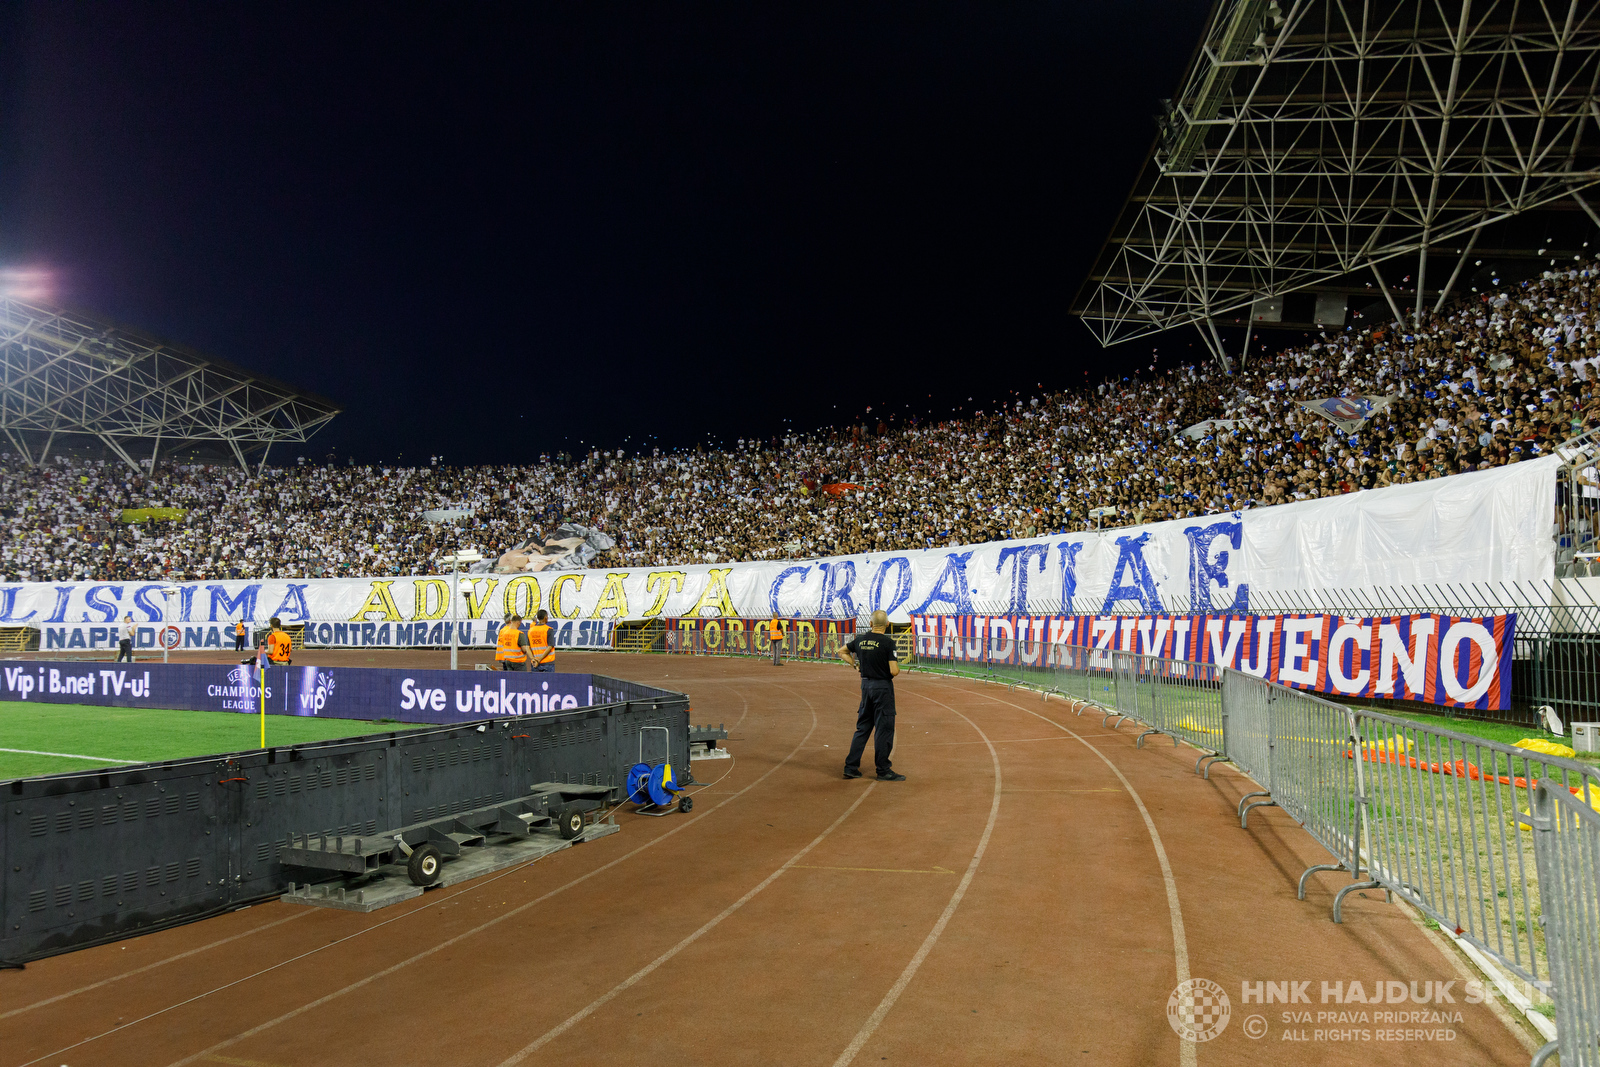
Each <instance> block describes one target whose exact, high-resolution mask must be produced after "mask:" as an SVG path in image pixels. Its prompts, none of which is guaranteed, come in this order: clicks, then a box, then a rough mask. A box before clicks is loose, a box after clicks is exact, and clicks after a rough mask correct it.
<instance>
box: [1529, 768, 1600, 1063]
mask: <svg viewBox="0 0 1600 1067" xmlns="http://www.w3.org/2000/svg"><path fill="white" fill-rule="evenodd" d="M1533 839H1534V847H1533V852H1534V855H1535V857H1537V859H1538V864H1539V884H1540V887H1541V890H1544V889H1545V888H1546V887H1548V889H1549V892H1541V895H1542V896H1544V897H1545V899H1546V901H1547V904H1546V907H1545V912H1544V934H1545V939H1546V943H1547V945H1548V946H1549V952H1550V978H1551V984H1552V985H1553V986H1554V987H1555V995H1554V997H1553V999H1554V1001H1555V1006H1556V1033H1557V1034H1558V1035H1560V1036H1559V1039H1558V1040H1557V1041H1552V1042H1550V1044H1548V1045H1546V1046H1545V1047H1544V1048H1542V1049H1540V1050H1539V1052H1538V1054H1537V1055H1536V1056H1535V1057H1534V1059H1533V1062H1534V1064H1535V1065H1536V1067H1537V1065H1538V1064H1542V1063H1544V1062H1545V1061H1546V1060H1547V1059H1548V1058H1549V1057H1550V1056H1551V1055H1552V1054H1553V1053H1555V1052H1558V1051H1559V1052H1562V1056H1561V1062H1562V1063H1563V1064H1567V1065H1569V1067H1596V1065H1597V1064H1600V815H1597V814H1596V813H1595V811H1594V809H1593V808H1591V807H1590V806H1589V805H1588V804H1585V803H1583V802H1582V801H1580V800H1578V799H1577V798H1575V797H1574V796H1573V795H1572V794H1571V793H1569V792H1567V791H1566V790H1564V789H1561V788H1559V787H1554V786H1551V785H1549V784H1547V783H1544V782H1541V783H1540V784H1539V787H1538V788H1537V789H1535V790H1534V791H1533Z"/></svg>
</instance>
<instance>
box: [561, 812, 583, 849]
mask: <svg viewBox="0 0 1600 1067" xmlns="http://www.w3.org/2000/svg"><path fill="white" fill-rule="evenodd" d="M556 826H557V827H558V828H559V829H560V830H561V836H562V837H563V838H565V839H566V840H568V841H571V840H572V839H573V838H575V837H577V836H578V835H579V834H581V833H583V811H582V809H580V808H563V809H561V814H560V815H559V816H557V818H556Z"/></svg>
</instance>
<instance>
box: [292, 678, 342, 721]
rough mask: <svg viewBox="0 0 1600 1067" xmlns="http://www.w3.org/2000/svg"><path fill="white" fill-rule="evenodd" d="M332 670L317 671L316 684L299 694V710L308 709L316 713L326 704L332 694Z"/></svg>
mask: <svg viewBox="0 0 1600 1067" xmlns="http://www.w3.org/2000/svg"><path fill="white" fill-rule="evenodd" d="M333 686H334V682H333V672H332V671H318V672H317V684H316V687H315V688H313V689H312V691H311V692H309V693H301V694H300V710H301V711H309V712H310V713H311V714H313V715H316V714H317V713H318V712H320V711H322V709H323V708H325V707H327V706H328V700H329V698H331V697H332V696H333Z"/></svg>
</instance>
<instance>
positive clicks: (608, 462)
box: [0, 260, 1600, 581]
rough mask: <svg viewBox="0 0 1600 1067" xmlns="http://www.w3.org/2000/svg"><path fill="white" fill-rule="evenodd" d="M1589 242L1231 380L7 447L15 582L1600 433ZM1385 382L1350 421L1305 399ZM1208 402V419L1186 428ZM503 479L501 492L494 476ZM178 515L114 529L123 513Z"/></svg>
mask: <svg viewBox="0 0 1600 1067" xmlns="http://www.w3.org/2000/svg"><path fill="white" fill-rule="evenodd" d="M1597 273H1600V271H1597V268H1596V266H1595V265H1594V263H1593V262H1591V261H1587V260H1584V261H1579V262H1577V263H1574V264H1573V265H1572V266H1571V267H1570V268H1569V269H1564V270H1555V271H1546V272H1544V274H1543V275H1542V276H1541V277H1539V278H1535V279H1532V280H1530V281H1528V282H1525V283H1522V284H1521V285H1519V286H1515V287H1505V288H1502V289H1499V290H1496V291H1493V292H1486V293H1481V294H1472V295H1471V296H1470V298H1469V299H1467V300H1464V301H1460V302H1457V303H1456V304H1455V305H1454V306H1453V307H1452V308H1450V309H1449V310H1447V311H1446V312H1444V313H1442V314H1441V315H1439V316H1437V317H1436V318H1434V319H1433V320H1432V321H1431V322H1430V324H1429V328H1428V329H1426V330H1424V331H1421V332H1419V333H1417V334H1415V335H1413V334H1408V333H1404V332H1400V331H1398V330H1397V329H1396V328H1395V327H1394V326H1393V324H1388V325H1385V326H1382V327H1379V328H1376V329H1371V328H1361V327H1347V328H1346V329H1345V330H1343V331H1342V332H1339V331H1335V332H1334V333H1333V334H1332V335H1328V334H1324V335H1322V336H1321V337H1319V338H1318V339H1316V340H1315V341H1314V342H1311V343H1307V344H1303V345H1299V346H1293V347H1289V348H1286V349H1283V350H1282V351H1278V352H1270V353H1269V352H1265V351H1263V352H1260V353H1258V354H1257V355H1256V356H1254V357H1253V358H1252V360H1251V361H1250V363H1249V364H1248V365H1246V366H1244V367H1242V368H1240V369H1239V370H1238V371H1237V372H1236V373H1235V374H1233V375H1226V374H1224V373H1223V372H1222V371H1221V370H1220V369H1219V368H1216V367H1214V366H1212V365H1209V364H1203V365H1197V366H1180V367H1175V368H1170V369H1167V368H1162V367H1160V366H1158V364H1157V363H1156V362H1154V361H1153V362H1152V363H1151V365H1150V367H1149V368H1148V371H1147V372H1146V373H1143V374H1140V375H1137V376H1134V377H1129V378H1124V379H1122V380H1119V381H1110V382H1105V383H1102V384H1099V385H1097V386H1094V387H1092V388H1089V389H1084V390H1079V391H1071V392H1063V393H1056V394H1051V395H1043V396H1034V397H1030V398H1025V399H1018V400H1016V401H1015V402H1014V403H1011V404H1009V405H1007V406H1005V407H1004V408H1002V409H1001V410H996V411H989V412H979V413H977V414H976V415H974V416H973V417H970V418H962V419H950V420H944V421H938V422H931V423H924V422H919V421H917V420H916V419H912V420H910V421H909V422H906V423H904V424H898V425H894V426H891V425H889V424H888V423H886V422H879V423H877V425H876V426H869V425H864V424H863V425H857V426H853V427H849V428H843V429H835V430H831V431H828V432H826V433H820V434H813V435H803V436H795V437H788V438H784V439H773V440H770V441H765V442H756V441H748V442H747V441H741V442H739V443H738V445H737V446H736V447H734V448H731V449H726V450H704V449H696V450H694V451H680V452H673V453H668V454H659V453H656V454H652V455H648V456H645V455H624V454H623V453H622V452H600V451H596V452H593V453H590V454H589V455H587V456H584V457H576V458H574V457H570V456H557V457H541V459H540V462H539V463H537V464H534V465H531V466H522V467H476V468H454V467H449V466H444V465H440V464H438V463H433V464H430V465H429V466H427V467H384V466H362V467H357V466H342V467H341V466H337V465H334V464H322V465H317V464H306V463H299V464H295V465H288V466H281V467H269V468H266V469H265V470H263V471H262V472H261V474H260V476H259V477H252V476H251V475H250V474H247V473H245V472H244V471H242V470H240V469H239V468H237V467H226V466H222V465H196V464H183V463H168V462H162V463H160V464H158V465H157V466H156V468H155V469H154V470H149V469H148V468H147V469H146V471H145V473H144V474H143V475H136V474H134V473H133V472H132V471H131V470H129V469H128V468H127V467H125V466H123V465H122V464H118V463H116V462H114V461H111V462H105V461H85V460H81V459H71V458H67V457H57V458H56V459H55V460H53V461H52V462H49V463H46V464H44V465H42V466H39V467H33V466H29V465H27V464H26V463H25V462H24V461H23V459H22V458H21V457H19V456H17V455H14V454H10V453H7V454H4V456H3V463H0V521H3V522H4V525H5V527H6V528H7V529H8V536H7V538H6V540H5V544H4V546H3V548H0V576H3V577H4V579H5V580H6V581H49V580H66V579H74V578H76V579H86V578H93V579H105V580H114V579H119V578H146V577H149V578H155V577H167V578H172V579H202V578H228V577H287V576H297V575H309V576H313V577H316V576H324V577H328V576H339V575H347V574H350V575H354V574H360V575H382V574H416V573H431V572H433V571H435V570H437V565H436V563H435V562H434V560H435V559H436V557H437V555H438V553H439V552H440V551H442V550H443V549H444V548H445V547H446V546H445V545H442V544H441V543H439V539H440V538H441V537H443V538H450V539H451V541H450V544H453V543H454V541H453V539H454V537H455V536H456V535H455V534H454V533H453V532H441V531H440V530H438V529H437V528H434V527H430V526H428V525H427V524H426V523H424V522H423V521H422V519H421V512H422V511H423V510H424V509H426V508H435V507H441V506H444V505H446V504H454V503H462V502H465V503H467V504H470V505H471V506H473V507H474V508H475V509H476V513H475V515H474V518H473V519H472V521H471V523H470V525H469V527H468V529H467V530H466V531H464V533H463V535H462V536H463V538H464V541H465V542H470V543H473V544H475V547H477V548H479V549H480V550H481V551H483V552H484V553H485V554H486V555H491V554H498V553H500V552H503V551H505V550H507V549H509V548H511V547H512V546H513V545H515V544H517V543H518V542H520V541H523V540H526V539H527V538H528V537H530V536H534V535H537V534H538V533H539V532H540V531H542V530H543V529H545V528H546V527H547V526H549V525H552V524H554V523H555V522H557V521H560V520H570V521H574V522H579V523H583V524H586V525H589V526H592V527H595V528H598V529H600V530H603V531H605V532H606V533H608V534H610V535H611V536H612V537H613V538H615V540H616V542H617V546H616V548H615V549H614V550H613V552H611V553H607V554H606V555H605V556H604V557H602V558H601V559H600V560H598V561H597V563H599V564H601V565H620V566H628V565H642V566H644V565H672V564H685V563H702V562H719V561H727V560H747V559H771V558H780V557H790V556H793V557H801V558H805V557H815V556H821V555H831V554H843V553H854V552H870V551H883V550H886V549H902V548H913V547H927V546H929V545H945V544H970V543H976V542H982V541H989V540H999V539H1004V538H1016V537H1029V536H1037V535H1043V534H1047V533H1054V532H1057V531H1072V530H1079V529H1084V528H1087V527H1090V526H1093V525H1094V522H1093V521H1092V520H1091V519H1090V518H1089V511H1090V509H1092V508H1097V507H1103V506H1109V507H1114V508H1115V509H1116V518H1115V519H1114V520H1112V521H1107V522H1105V525H1108V526H1109V525H1118V524H1126V523H1139V522H1153V521H1160V520H1163V519H1174V518H1183V517H1188V516H1196V515H1203V514H1208V513H1212V512H1218V511H1228V510H1234V509H1242V508H1248V507H1253V506H1257V505H1263V504H1273V503H1279V502H1283V501H1286V500H1294V499H1306V498H1309V497H1324V496H1329V495H1335V494H1340V493H1348V492H1355V491H1359V490H1361V489H1367V488H1372V487H1378V486H1384V485H1390V484H1396V483H1402V482H1415V481H1420V480H1423V479H1427V478H1432V477H1437V476H1440V475H1444V474H1453V473H1458V472H1461V471H1466V470H1473V469H1480V468H1486V467H1491V466H1496V465H1499V464H1503V463H1515V462H1518V461H1519V460H1523V459H1528V458H1532V457H1534V456H1538V455H1541V454H1547V453H1548V452H1549V451H1550V450H1551V449H1552V448H1554V447H1555V446H1556V445H1558V444H1559V443H1560V442H1562V441H1564V440H1567V439H1569V438H1572V437H1575V436H1577V435H1579V434H1581V433H1583V432H1586V431H1587V430H1589V429H1593V428H1596V427H1600V388H1597V379H1600V351H1597V341H1596V333H1595V313H1594V308H1593V304H1594V301H1595V287H1596V278H1597ZM1340 395H1350V396H1354V395H1366V396H1390V395H1393V396H1395V399H1394V401H1393V402H1392V404H1391V405H1390V406H1389V407H1388V408H1387V409H1386V410H1384V411H1382V412H1381V413H1379V414H1377V415H1376V416H1374V417H1373V418H1372V419H1370V420H1369V421H1368V422H1367V423H1366V425H1364V426H1362V427H1361V428H1360V431H1359V432H1358V433H1356V434H1350V435H1347V434H1344V433H1342V432H1340V431H1339V430H1338V429H1337V428H1336V427H1335V426H1334V425H1333V424H1332V423H1330V422H1328V421H1326V420H1324V419H1323V418H1321V417H1320V416H1319V415H1316V414H1314V413H1311V412H1309V411H1307V410H1305V409H1304V408H1300V407H1298V406H1297V405H1296V401H1303V400H1311V399H1317V398H1322V397H1329V396H1340ZM1206 420H1222V421H1223V422H1224V423H1231V425H1211V426H1208V427H1204V428H1202V429H1199V430H1194V431H1191V433H1189V434H1185V433H1184V432H1183V431H1184V430H1185V429H1188V428H1191V427H1195V426H1196V425H1197V424H1200V423H1202V422H1205V421H1206ZM507 487H510V488H507ZM138 508H177V509H183V510H184V512H185V513H186V514H184V515H183V516H182V517H181V518H176V519H166V520H163V519H159V518H146V519H144V520H143V521H140V522H134V523H131V524H129V523H124V522H122V521H120V520H121V518H122V515H123V512H124V509H138Z"/></svg>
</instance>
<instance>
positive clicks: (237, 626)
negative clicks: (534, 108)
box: [233, 622, 244, 637]
mask: <svg viewBox="0 0 1600 1067" xmlns="http://www.w3.org/2000/svg"><path fill="white" fill-rule="evenodd" d="M233 635H234V636H235V637H243V636H244V623H242V622H236V623H234V624H233Z"/></svg>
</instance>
